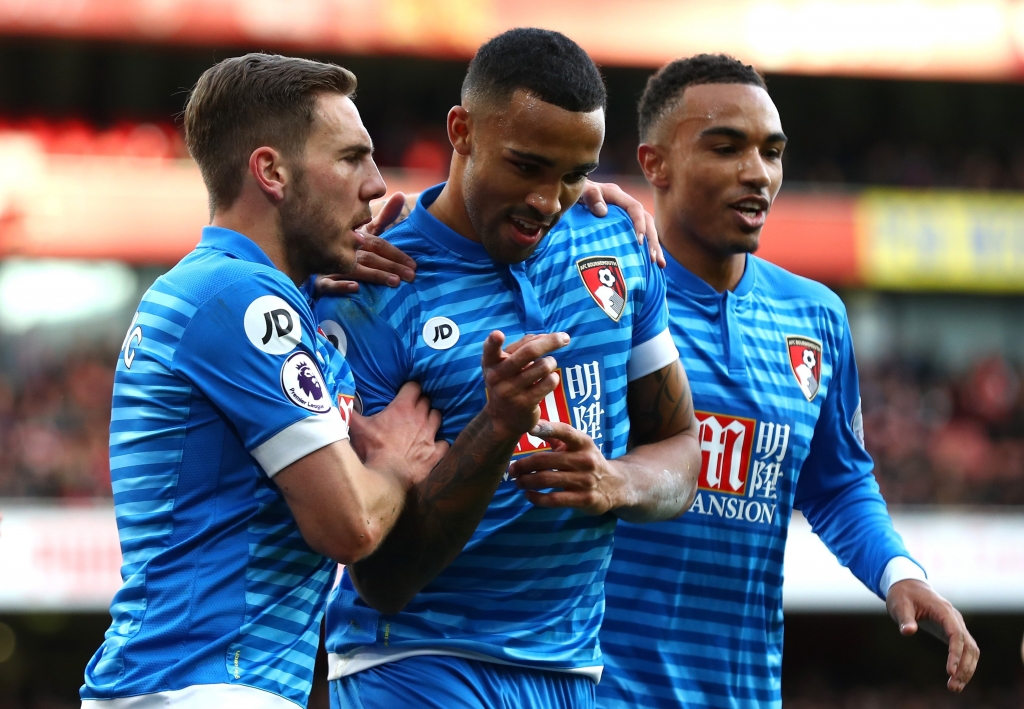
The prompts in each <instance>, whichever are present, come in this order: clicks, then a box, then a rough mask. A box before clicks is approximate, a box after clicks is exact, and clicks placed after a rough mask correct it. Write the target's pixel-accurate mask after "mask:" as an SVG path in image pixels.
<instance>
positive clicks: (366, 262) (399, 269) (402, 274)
mask: <svg viewBox="0 0 1024 709" xmlns="http://www.w3.org/2000/svg"><path fill="white" fill-rule="evenodd" d="M385 243H386V242H385ZM392 248H394V247H392ZM356 264H357V265H358V266H362V267H363V268H368V269H371V270H374V271H381V272H382V273H392V274H394V275H396V276H398V277H399V278H401V279H402V280H403V281H405V282H406V283H411V282H412V280H413V279H414V278H415V277H416V272H415V271H413V270H412V269H411V268H409V267H408V266H406V265H405V264H401V263H397V262H395V261H393V260H391V259H390V258H388V257H386V256H382V255H380V254H377V253H374V252H372V251H358V252H357V253H356ZM350 277H351V276H350Z"/></svg>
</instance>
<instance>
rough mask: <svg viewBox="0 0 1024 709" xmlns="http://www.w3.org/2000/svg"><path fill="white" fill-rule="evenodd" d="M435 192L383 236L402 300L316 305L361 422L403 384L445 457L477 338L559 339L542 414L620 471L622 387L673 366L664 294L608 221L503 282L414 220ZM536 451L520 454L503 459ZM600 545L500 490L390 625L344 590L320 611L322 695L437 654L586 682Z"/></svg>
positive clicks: (369, 290) (583, 229)
mask: <svg viewBox="0 0 1024 709" xmlns="http://www.w3.org/2000/svg"><path fill="white" fill-rule="evenodd" d="M440 190H441V186H438V187H434V188H431V189H430V190H427V191H426V192H424V193H423V195H422V196H421V198H420V204H419V206H417V208H416V209H415V210H413V212H412V215H411V216H410V218H409V219H408V220H407V221H405V222H403V223H402V224H400V225H399V226H398V227H396V228H395V229H393V230H392V231H390V232H389V235H390V236H389V241H391V243H393V244H395V245H396V246H398V247H399V248H401V249H402V250H403V251H405V252H406V253H408V254H409V255H410V256H412V257H413V258H414V259H416V262H417V264H418V266H417V271H416V280H415V282H413V283H408V284H402V285H400V286H399V287H398V288H396V289H391V288H385V287H373V286H371V287H366V286H362V287H361V291H360V294H358V295H356V296H354V297H343V298H330V299H324V300H321V301H320V302H319V303H318V304H317V307H316V313H317V316H318V317H319V318H320V321H321V327H323V328H324V330H325V331H326V332H328V333H330V332H332V331H336V330H341V331H343V337H344V338H345V339H346V340H347V352H346V358H347V359H348V361H349V362H350V364H351V365H352V369H353V371H354V373H355V378H356V385H357V389H358V391H359V396H360V397H362V399H363V402H364V407H365V409H366V411H368V412H370V413H373V412H375V411H378V410H380V409H381V408H382V407H383V406H384V405H385V404H387V402H388V401H390V400H391V399H392V398H393V397H394V395H395V393H396V392H397V391H398V388H399V387H400V386H401V385H402V384H403V383H404V382H406V381H409V380H415V381H417V382H419V383H420V384H421V385H422V386H423V390H424V392H425V393H426V395H427V396H428V397H429V398H430V401H431V403H432V405H433V406H434V407H435V408H437V409H439V410H440V412H441V415H442V429H441V434H442V435H443V436H444V438H445V439H447V440H449V441H454V440H455V438H456V436H458V434H459V432H460V431H461V430H462V429H463V428H464V427H465V426H466V424H467V423H468V422H469V421H470V420H471V419H472V418H473V417H474V416H475V415H476V414H478V413H479V412H480V411H481V410H482V409H483V407H484V404H485V402H486V394H485V388H484V383H483V378H482V373H481V370H480V356H481V353H482V346H483V341H484V339H485V338H486V337H487V335H488V334H489V333H490V332H491V331H493V330H496V329H497V330H501V331H503V332H504V333H505V335H506V338H507V342H508V343H513V342H515V341H517V340H519V339H520V338H521V337H523V336H524V335H525V334H527V333H543V332H558V331H566V332H568V333H569V335H570V336H571V338H572V341H571V343H570V344H569V345H568V346H567V347H566V348H564V349H563V350H560V351H558V352H556V353H555V357H556V358H557V360H558V363H559V368H560V374H561V383H560V384H559V386H558V387H557V388H556V390H555V392H554V393H552V394H551V395H550V396H549V397H548V398H547V400H545V401H544V402H543V403H542V407H541V408H542V413H543V415H544V417H545V418H547V419H549V420H560V421H564V422H569V423H571V424H572V425H574V426H576V427H577V428H578V429H580V430H582V431H585V432H586V433H587V434H589V435H590V436H591V437H592V438H593V439H594V440H595V442H596V443H597V444H598V446H600V448H601V451H602V452H603V453H604V455H605V456H607V457H608V458H615V457H617V456H620V455H622V454H623V453H625V451H626V439H627V437H628V435H629V420H628V416H627V411H626V388H627V383H628V381H630V380H633V379H636V378H638V377H641V376H644V375H646V374H649V373H651V372H653V371H656V370H658V369H660V368H662V367H664V366H667V365H668V364H671V363H672V362H674V361H676V359H677V358H678V353H677V352H676V349H675V346H674V345H673V344H672V339H671V336H670V334H669V333H668V329H667V311H666V306H665V296H664V276H663V274H662V273H661V270H660V269H659V268H657V267H656V266H654V267H652V266H651V262H650V258H649V256H648V254H647V251H646V248H644V247H642V246H640V245H638V244H637V242H636V237H635V235H634V232H633V229H632V225H631V224H630V221H629V219H628V218H627V217H626V215H625V213H624V212H621V211H620V210H613V212H612V214H611V215H609V216H607V217H605V218H603V219H599V218H596V217H593V216H592V215H590V213H589V212H587V211H586V210H585V209H584V208H582V207H578V206H577V207H573V208H572V209H570V210H569V211H568V212H567V213H566V214H565V215H564V216H563V218H562V220H561V221H560V222H559V224H558V225H557V226H556V227H555V228H553V229H552V230H551V232H550V233H549V234H548V235H547V236H546V237H545V238H544V240H543V241H542V242H541V244H540V246H539V247H538V248H537V250H536V251H535V252H534V254H533V255H532V256H531V257H530V258H529V259H528V260H526V261H525V262H523V263H519V264H513V265H511V266H509V265H505V264H499V263H496V262H494V261H492V260H491V259H490V257H489V256H488V254H487V251H486V250H485V249H484V248H483V246H481V245H480V244H478V243H475V242H472V241H470V240H468V239H466V238H464V237H462V236H460V235H458V234H457V233H455V232H454V231H452V230H451V229H449V228H448V227H446V226H444V225H443V224H442V223H441V222H440V221H438V220H437V219H435V218H434V217H433V216H432V215H431V214H430V213H429V212H428V211H427V209H426V205H429V204H431V203H433V201H434V200H435V199H436V198H437V195H438V194H439V193H440ZM545 446H546V444H544V442H543V441H541V440H539V439H532V438H531V437H529V436H524V437H523V439H522V440H521V441H520V444H519V446H518V447H517V456H518V455H525V454H527V453H530V452H532V451H536V450H541V449H543V448H544V447H545ZM614 529H615V517H613V516H612V515H610V514H605V515H603V516H599V517H597V516H588V515H584V514H582V513H579V512H575V511H571V510H566V509H541V508H538V507H534V506H533V505H531V504H530V503H529V501H528V500H527V498H526V496H525V495H524V493H523V492H522V491H520V490H519V489H518V488H517V487H516V485H515V483H514V482H512V481H509V480H507V479H506V480H505V481H504V482H502V483H501V484H500V485H499V487H498V490H497V492H496V493H495V495H494V498H493V500H492V501H491V504H490V507H489V508H488V510H487V513H486V515H485V516H484V519H483V521H482V522H481V523H480V526H479V528H478V529H477V530H476V532H475V533H474V535H473V537H472V538H471V540H470V541H469V543H468V544H467V545H466V547H465V549H464V550H463V551H462V553H461V554H460V555H459V556H458V558H456V560H455V561H454V562H453V563H452V565H451V566H449V567H448V568H447V569H445V570H444V571H443V572H442V573H441V574H440V575H439V576H438V577H437V578H436V579H434V580H433V581H432V582H430V583H429V584H428V585H427V586H426V587H425V588H424V589H423V590H422V591H421V592H420V593H419V594H417V595H416V596H415V597H414V598H413V600H412V601H411V602H410V603H409V605H408V606H407V607H406V608H405V609H404V610H403V611H402V612H400V613H398V614H395V615H386V616H381V615H380V614H378V613H377V612H376V611H374V610H373V609H372V608H370V607H368V606H367V605H366V604H365V603H364V602H363V601H362V600H361V599H360V598H359V597H358V595H357V594H356V592H355V591H354V590H353V587H352V583H351V581H350V579H349V578H348V575H347V574H346V575H344V576H343V578H342V581H341V583H340V584H339V586H338V588H337V589H336V590H335V591H334V592H332V595H331V600H330V603H329V605H328V609H327V626H326V627H327V631H326V632H327V650H328V652H329V653H331V654H330V655H329V658H330V662H331V677H332V678H336V677H340V676H344V675H348V674H352V673H354V672H358V671H361V670H363V669H366V668H367V667H371V666H373V665H375V664H381V663H383V662H389V661H393V660H397V659H400V658H402V657H407V656H409V655H413V654H440V655H459V656H463V657H470V658H477V659H483V660H490V661H497V662H506V663H512V664H518V665H524V666H530V667H539V668H545V669H556V670H569V671H573V670H576V671H580V672H582V673H585V674H589V675H590V676H591V677H594V678H595V679H596V678H597V677H598V676H599V674H600V667H601V652H600V649H599V645H598V638H597V634H598V628H599V627H600V624H601V618H602V616H603V614H604V576H605V571H606V569H607V565H608V559H609V552H610V549H611V542H612V533H613V531H614Z"/></svg>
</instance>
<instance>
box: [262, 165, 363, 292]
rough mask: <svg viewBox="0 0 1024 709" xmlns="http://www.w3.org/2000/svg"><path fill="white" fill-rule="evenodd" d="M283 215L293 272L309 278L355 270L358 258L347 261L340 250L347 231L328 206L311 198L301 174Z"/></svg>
mask: <svg viewBox="0 0 1024 709" xmlns="http://www.w3.org/2000/svg"><path fill="white" fill-rule="evenodd" d="M280 214H281V232H282V235H283V238H284V246H285V250H286V253H287V258H288V263H289V264H290V265H291V266H292V268H294V269H296V270H297V271H299V272H301V273H302V274H304V275H305V276H306V277H308V276H310V275H312V274H315V273H323V274H331V273H349V272H350V271H352V270H353V269H354V268H355V265H356V264H355V260H354V258H353V259H347V258H345V255H344V252H343V251H342V250H341V249H338V248H337V244H339V243H340V242H341V241H342V240H343V239H345V238H347V234H346V232H347V229H345V228H344V227H343V226H341V225H339V224H338V222H337V220H336V219H335V218H333V217H332V216H331V213H330V210H329V209H328V207H327V205H326V204H324V203H323V202H317V201H315V200H314V199H313V198H312V197H311V196H310V194H309V191H308V189H307V188H306V184H305V181H304V179H303V176H302V174H301V173H300V174H299V175H298V176H297V179H296V181H295V187H294V189H293V191H292V194H291V196H290V197H289V198H288V199H287V200H285V202H284V203H283V204H282V205H281V211H280Z"/></svg>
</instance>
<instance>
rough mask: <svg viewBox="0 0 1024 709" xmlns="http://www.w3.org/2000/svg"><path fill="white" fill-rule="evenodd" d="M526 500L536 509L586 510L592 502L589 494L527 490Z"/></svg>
mask: <svg viewBox="0 0 1024 709" xmlns="http://www.w3.org/2000/svg"><path fill="white" fill-rule="evenodd" d="M526 499H528V500H529V501H530V502H531V503H533V504H534V505H535V506H537V507H569V508H573V509H577V510H586V509H587V508H589V507H590V504H591V502H592V499H591V497H590V494H589V493H586V492H575V491H568V490H556V491H554V492H537V491H536V490H527V491H526Z"/></svg>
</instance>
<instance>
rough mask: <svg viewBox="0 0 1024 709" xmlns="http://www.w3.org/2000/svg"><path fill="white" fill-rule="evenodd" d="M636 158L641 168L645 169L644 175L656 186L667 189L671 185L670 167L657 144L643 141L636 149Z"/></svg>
mask: <svg viewBox="0 0 1024 709" xmlns="http://www.w3.org/2000/svg"><path fill="white" fill-rule="evenodd" d="M636 159H637V161H638V162H639V163H640V169H641V170H643V171H644V177H646V178H647V181H648V182H650V183H651V185H653V186H654V187H658V188H661V189H667V188H668V186H669V177H670V175H669V169H668V163H667V161H666V160H665V156H664V155H663V154H662V152H661V150H659V149H658V147H657V146H655V145H652V144H650V143H641V144H640V147H638V148H637V149H636Z"/></svg>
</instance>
